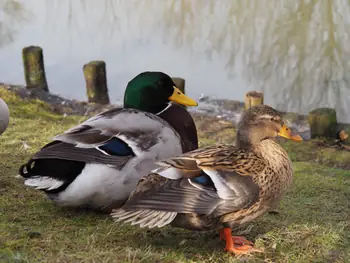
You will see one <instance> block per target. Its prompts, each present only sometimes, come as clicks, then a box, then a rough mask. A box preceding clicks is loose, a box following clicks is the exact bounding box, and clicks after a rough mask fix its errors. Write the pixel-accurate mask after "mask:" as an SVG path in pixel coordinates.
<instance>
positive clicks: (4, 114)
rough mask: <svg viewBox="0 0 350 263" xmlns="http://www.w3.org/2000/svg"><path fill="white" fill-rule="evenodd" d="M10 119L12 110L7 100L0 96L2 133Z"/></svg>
mask: <svg viewBox="0 0 350 263" xmlns="http://www.w3.org/2000/svg"><path fill="white" fill-rule="evenodd" d="M9 121H10V112H9V108H8V107H7V105H6V103H5V101H3V100H2V99H1V98H0V135H1V134H2V133H4V132H5V130H6V128H7V126H8V125H9Z"/></svg>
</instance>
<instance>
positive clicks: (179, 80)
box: [172, 78, 185, 94]
mask: <svg viewBox="0 0 350 263" xmlns="http://www.w3.org/2000/svg"><path fill="white" fill-rule="evenodd" d="M172 79H173V81H174V83H175V85H176V87H177V88H178V89H179V90H181V91H182V93H184V94H185V80H184V79H183V78H172Z"/></svg>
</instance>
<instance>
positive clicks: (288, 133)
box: [278, 124, 303, 141]
mask: <svg viewBox="0 0 350 263" xmlns="http://www.w3.org/2000/svg"><path fill="white" fill-rule="evenodd" d="M278 135H279V136H281V137H283V138H286V139H289V140H293V141H302V140H303V138H302V137H301V136H300V135H299V134H293V133H292V130H291V129H290V128H289V127H288V126H287V125H285V124H283V126H282V128H281V130H280V131H279V133H278Z"/></svg>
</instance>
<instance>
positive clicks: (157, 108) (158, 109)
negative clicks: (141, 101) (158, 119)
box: [124, 103, 171, 115]
mask: <svg viewBox="0 0 350 263" xmlns="http://www.w3.org/2000/svg"><path fill="white" fill-rule="evenodd" d="M170 106H171V104H170V103H163V104H160V105H156V106H150V105H139V106H138V107H135V106H134V105H129V104H127V103H124V108H135V109H138V110H142V111H146V112H149V113H153V114H157V115H159V114H160V113H162V112H163V111H165V110H167V109H168V108H169V107H170Z"/></svg>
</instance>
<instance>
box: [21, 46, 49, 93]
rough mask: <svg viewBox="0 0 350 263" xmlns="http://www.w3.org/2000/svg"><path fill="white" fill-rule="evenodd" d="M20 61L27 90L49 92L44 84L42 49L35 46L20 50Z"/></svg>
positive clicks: (45, 83)
mask: <svg viewBox="0 0 350 263" xmlns="http://www.w3.org/2000/svg"><path fill="white" fill-rule="evenodd" d="M22 59H23V66H24V77H25V79H26V85H27V88H42V89H43V90H45V91H49V88H48V86H47V82H46V75H45V67H44V56H43V49H42V48H41V47H37V46H29V47H25V48H23V50H22Z"/></svg>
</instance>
